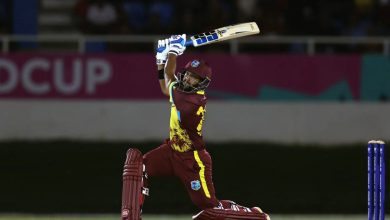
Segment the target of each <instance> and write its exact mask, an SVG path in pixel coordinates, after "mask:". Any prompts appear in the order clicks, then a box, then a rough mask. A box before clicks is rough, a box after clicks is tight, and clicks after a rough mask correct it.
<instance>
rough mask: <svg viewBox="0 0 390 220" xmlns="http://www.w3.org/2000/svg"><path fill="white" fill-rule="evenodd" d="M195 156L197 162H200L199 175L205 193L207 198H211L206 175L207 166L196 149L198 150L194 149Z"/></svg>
mask: <svg viewBox="0 0 390 220" xmlns="http://www.w3.org/2000/svg"><path fill="white" fill-rule="evenodd" d="M194 157H195V160H196V162H197V163H198V166H199V167H200V171H199V177H200V182H201V183H202V188H203V191H204V194H206V197H207V198H211V196H210V192H209V189H208V188H207V183H206V177H205V176H204V168H205V166H204V164H203V162H202V161H201V160H200V157H199V154H198V151H196V150H195V151H194Z"/></svg>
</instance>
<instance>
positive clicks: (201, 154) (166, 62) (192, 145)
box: [122, 34, 270, 220]
mask: <svg viewBox="0 0 390 220" xmlns="http://www.w3.org/2000/svg"><path fill="white" fill-rule="evenodd" d="M185 41H186V35H185V34H182V35H173V36H171V37H170V38H169V39H163V40H159V41H158V48H157V54H156V61H157V62H156V63H157V69H158V79H159V84H160V87H161V91H162V93H163V94H165V95H167V96H168V97H169V102H170V103H171V117H170V133H169V139H167V140H166V141H165V143H163V144H162V145H160V146H159V147H157V148H155V149H153V150H151V151H149V152H148V153H146V154H145V155H142V153H141V152H140V151H139V150H138V149H135V148H130V149H129V150H128V151H127V154H126V156H127V157H126V161H125V165H124V171H123V189H122V220H140V219H141V212H142V204H143V202H144V198H145V195H148V193H149V189H148V188H147V179H148V177H151V176H177V177H178V178H179V179H180V181H181V182H182V183H183V184H184V186H185V188H186V190H187V193H188V195H189V196H190V198H191V200H192V202H193V203H194V204H195V205H196V206H197V207H198V208H199V209H200V210H201V211H200V212H199V213H198V214H196V215H194V216H193V217H192V219H194V220H227V219H229V220H240V219H253V220H270V217H269V216H268V215H267V214H266V213H264V212H263V211H262V210H261V209H260V208H258V207H253V208H247V207H244V206H241V205H238V204H236V203H234V202H233V201H230V200H219V199H217V198H216V196H215V189H214V185H213V181H212V160H211V157H210V154H209V153H208V152H207V150H206V146H205V143H204V141H203V136H202V126H203V123H204V119H205V118H204V117H205V112H206V101H207V98H206V95H205V89H206V88H207V86H208V85H209V84H210V81H211V77H212V71H211V68H210V66H209V65H208V64H207V63H206V62H205V61H203V60H200V59H199V60H192V61H190V62H188V63H187V65H185V67H184V68H183V69H182V70H181V71H179V72H177V73H176V60H177V58H178V57H179V56H180V55H182V54H183V53H184V51H185V49H186V47H185Z"/></svg>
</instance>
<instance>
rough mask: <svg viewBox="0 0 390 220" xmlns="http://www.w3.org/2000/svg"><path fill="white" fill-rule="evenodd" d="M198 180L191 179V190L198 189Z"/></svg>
mask: <svg viewBox="0 0 390 220" xmlns="http://www.w3.org/2000/svg"><path fill="white" fill-rule="evenodd" d="M200 187H201V186H200V181H199V180H194V181H191V189H192V190H195V191H198V190H199V189H200Z"/></svg>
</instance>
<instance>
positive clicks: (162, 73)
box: [158, 69, 165, 79]
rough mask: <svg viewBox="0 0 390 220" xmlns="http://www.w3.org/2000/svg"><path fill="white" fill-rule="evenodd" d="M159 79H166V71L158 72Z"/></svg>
mask: <svg viewBox="0 0 390 220" xmlns="http://www.w3.org/2000/svg"><path fill="white" fill-rule="evenodd" d="M158 79H165V76H164V69H161V70H158Z"/></svg>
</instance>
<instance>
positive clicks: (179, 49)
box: [168, 34, 186, 56]
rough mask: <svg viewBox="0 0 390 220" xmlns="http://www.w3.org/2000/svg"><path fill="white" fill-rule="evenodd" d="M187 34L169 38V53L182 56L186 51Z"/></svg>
mask: <svg viewBox="0 0 390 220" xmlns="http://www.w3.org/2000/svg"><path fill="white" fill-rule="evenodd" d="M185 44H186V34H181V35H172V36H171V37H170V38H169V52H168V53H170V54H175V55H177V56H180V55H182V54H183V53H184V51H185V50H186V45H185Z"/></svg>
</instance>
